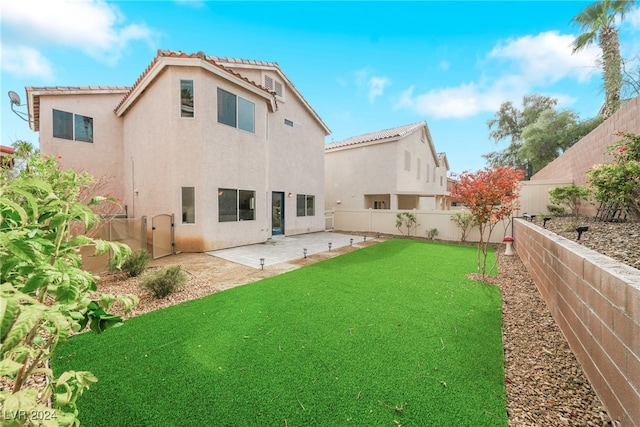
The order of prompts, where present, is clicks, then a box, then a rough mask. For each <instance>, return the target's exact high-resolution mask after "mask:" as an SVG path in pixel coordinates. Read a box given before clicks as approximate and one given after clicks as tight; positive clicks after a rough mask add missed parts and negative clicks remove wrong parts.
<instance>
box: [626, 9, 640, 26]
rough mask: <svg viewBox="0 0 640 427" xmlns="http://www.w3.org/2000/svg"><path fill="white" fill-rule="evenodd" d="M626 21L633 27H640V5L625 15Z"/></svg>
mask: <svg viewBox="0 0 640 427" xmlns="http://www.w3.org/2000/svg"><path fill="white" fill-rule="evenodd" d="M623 22H626V23H629V24H631V26H632V27H633V28H636V29H639V28H640V6H636V7H634V8H632V9H631V10H629V12H628V13H627V14H625V16H624V21H623Z"/></svg>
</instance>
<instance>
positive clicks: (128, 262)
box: [109, 249, 151, 277]
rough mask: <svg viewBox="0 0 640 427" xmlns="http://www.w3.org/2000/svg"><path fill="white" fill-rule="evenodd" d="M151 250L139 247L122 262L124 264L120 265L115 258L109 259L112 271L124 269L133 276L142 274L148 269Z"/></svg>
mask: <svg viewBox="0 0 640 427" xmlns="http://www.w3.org/2000/svg"><path fill="white" fill-rule="evenodd" d="M150 258H151V257H150V256H149V252H147V251H146V250H144V249H138V250H135V251H133V252H131V254H129V255H128V256H127V257H126V258H125V259H124V262H122V265H120V267H118V265H117V264H116V263H115V262H114V260H113V259H111V260H109V270H111V271H116V270H120V271H124V272H125V273H127V274H129V276H131V277H136V276H139V275H140V274H142V272H143V271H145V270H146V269H147V266H148V265H149V260H150Z"/></svg>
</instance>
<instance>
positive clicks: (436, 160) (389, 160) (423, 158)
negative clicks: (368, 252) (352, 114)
mask: <svg viewBox="0 0 640 427" xmlns="http://www.w3.org/2000/svg"><path fill="white" fill-rule="evenodd" d="M324 151H325V198H326V204H325V207H326V208H327V209H335V208H340V209H394V210H395V209H419V210H440V209H448V208H449V202H448V194H449V193H448V191H447V171H448V170H449V163H448V161H447V157H446V155H445V154H444V153H440V154H438V153H437V152H436V149H435V147H434V145H433V140H432V139H431V134H430V132H429V128H428V127H427V123H426V122H424V121H421V122H418V123H413V124H409V125H405V126H399V127H395V128H392V129H385V130H381V131H378V132H372V133H367V134H364V135H359V136H354V137H351V138H349V139H345V140H344V141H338V142H334V143H331V144H328V145H326V146H325V150H324Z"/></svg>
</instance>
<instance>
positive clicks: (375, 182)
mask: <svg viewBox="0 0 640 427" xmlns="http://www.w3.org/2000/svg"><path fill="white" fill-rule="evenodd" d="M397 156H398V149H397V147H396V143H395V142H387V143H382V144H362V145H361V146H358V147H353V148H349V149H335V150H331V151H328V152H326V153H325V196H326V203H325V206H326V207H327V208H329V209H331V208H335V207H338V208H344V209H364V208H367V207H368V206H365V197H364V195H367V194H372V195H373V194H390V193H392V192H393V189H395V188H397V176H398V174H397V169H398V162H399V161H400V160H398V159H397Z"/></svg>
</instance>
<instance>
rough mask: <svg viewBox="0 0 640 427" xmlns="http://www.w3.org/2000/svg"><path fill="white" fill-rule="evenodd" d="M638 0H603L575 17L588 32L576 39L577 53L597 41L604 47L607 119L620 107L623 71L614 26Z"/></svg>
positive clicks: (574, 19)
mask: <svg viewBox="0 0 640 427" xmlns="http://www.w3.org/2000/svg"><path fill="white" fill-rule="evenodd" d="M635 3H636V0H601V1H599V2H597V3H593V4H591V5H589V6H587V7H585V8H584V10H583V11H582V12H580V13H579V14H577V15H576V16H574V17H573V20H572V21H573V22H576V23H578V24H579V25H580V26H581V29H582V30H583V31H584V32H583V33H582V34H580V35H579V36H578V38H577V39H575V41H574V42H573V44H572V46H573V52H574V53H575V52H577V51H579V50H581V49H583V48H585V47H586V46H589V45H590V44H591V43H593V42H594V41H596V40H597V42H598V44H599V45H600V49H601V50H602V60H601V65H602V68H603V71H604V91H605V105H604V109H603V116H604V118H607V117H609V116H610V115H611V114H613V113H614V112H615V111H616V110H617V109H618V108H619V107H620V88H621V86H622V71H621V62H622V58H621V56H620V42H619V40H618V31H617V30H616V29H615V27H614V26H613V25H614V23H615V20H616V18H617V17H618V16H620V19H623V18H624V15H625V12H627V11H628V10H629V9H630V8H631V7H632V6H633V5H634V4H635Z"/></svg>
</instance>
